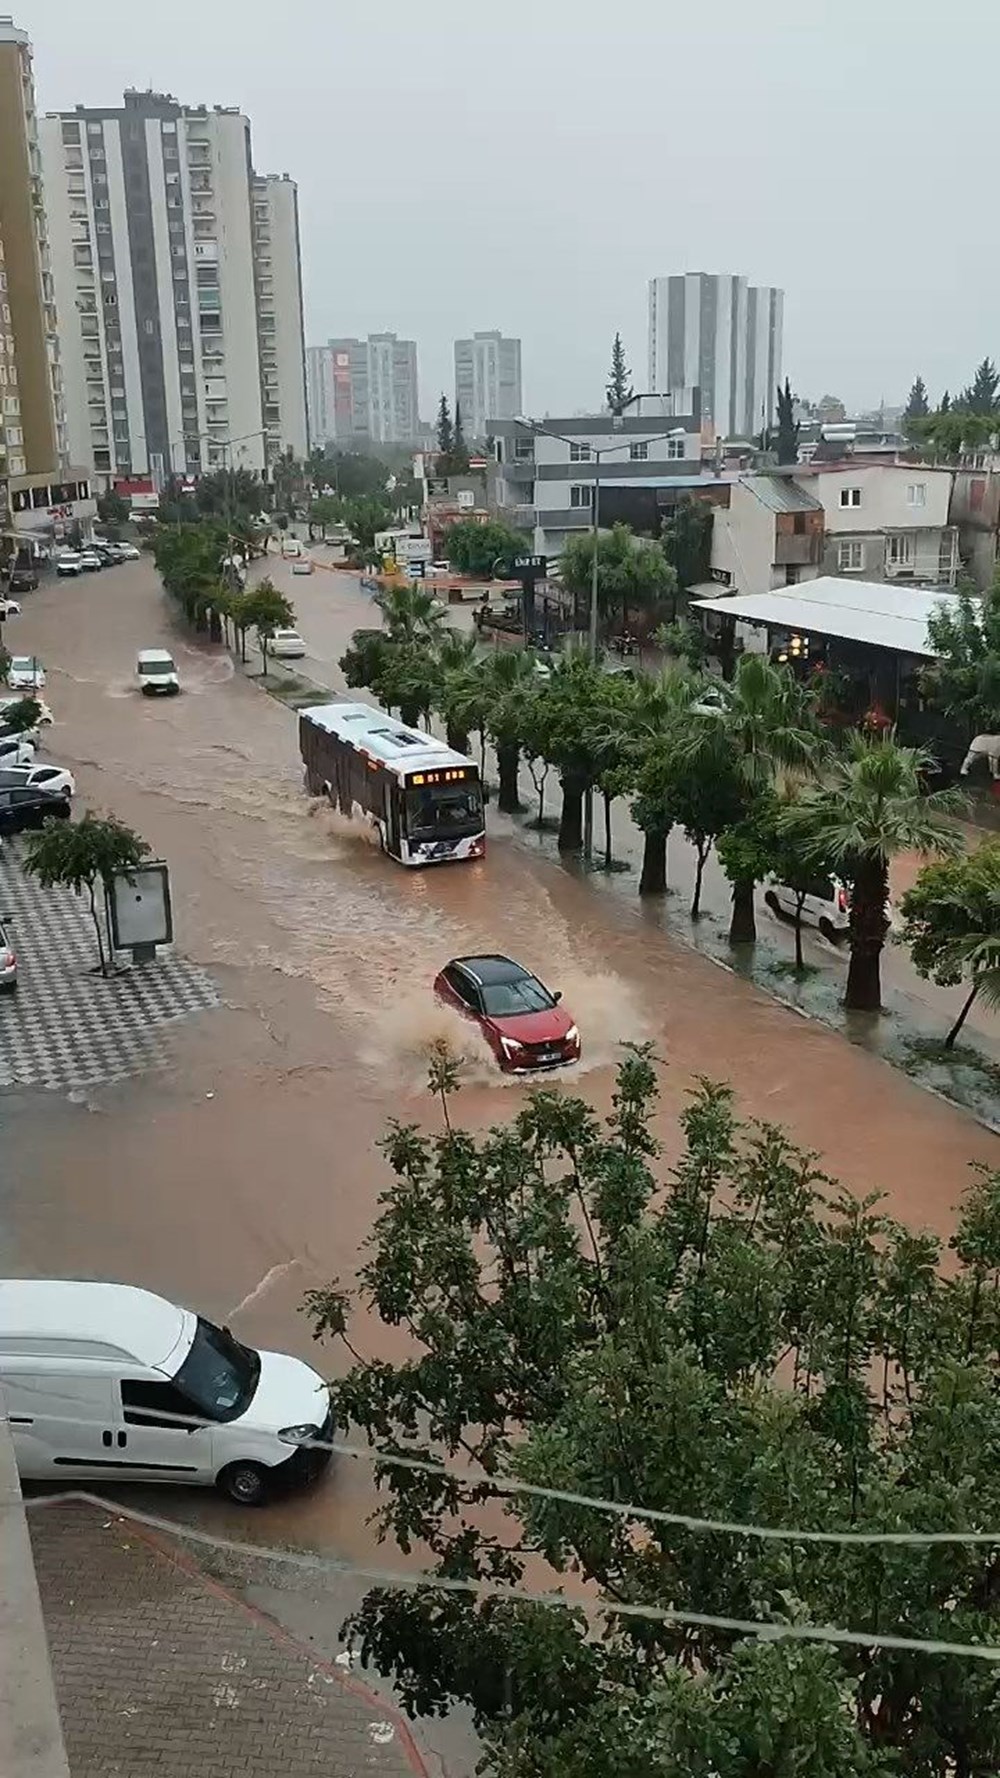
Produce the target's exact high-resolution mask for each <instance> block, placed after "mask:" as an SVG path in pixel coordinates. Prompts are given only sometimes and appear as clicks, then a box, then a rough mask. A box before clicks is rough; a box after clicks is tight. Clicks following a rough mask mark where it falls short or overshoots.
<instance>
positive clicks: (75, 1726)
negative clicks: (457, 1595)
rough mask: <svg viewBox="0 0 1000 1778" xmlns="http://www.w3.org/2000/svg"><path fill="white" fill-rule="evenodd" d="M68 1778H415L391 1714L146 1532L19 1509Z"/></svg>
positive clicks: (93, 1513) (408, 1740)
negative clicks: (364, 1777)
mask: <svg viewBox="0 0 1000 1778" xmlns="http://www.w3.org/2000/svg"><path fill="white" fill-rule="evenodd" d="M29 1509H30V1510H29V1515H28V1516H29V1526H30V1531H31V1541H32V1546H33V1549H34V1557H35V1570H36V1573H37V1577H38V1586H39V1591H40V1593H41V1599H42V1611H43V1615H44V1618H45V1627H46V1631H47V1633H48V1640H49V1649H50V1653H51V1658H52V1668H53V1673H54V1676H55V1683H56V1692H57V1695H58V1699H59V1708H60V1714H61V1716H62V1723H63V1732H64V1735H65V1740H66V1750H67V1754H68V1756H69V1766H70V1774H71V1778H334V1775H336V1778H354V1775H355V1774H357V1773H359V1772H362V1771H363V1772H366V1773H370V1774H371V1775H372V1778H427V1774H428V1767H427V1766H426V1764H425V1762H424V1759H423V1756H422V1754H421V1753H420V1751H419V1750H418V1748H417V1745H416V1742H415V1741H414V1739H413V1736H412V1734H411V1733H410V1730H409V1728H408V1726H407V1724H406V1722H405V1720H404V1718H403V1717H402V1716H401V1715H400V1714H399V1713H398V1712H397V1711H395V1710H394V1709H393V1707H392V1706H391V1705H389V1704H387V1703H386V1702H385V1700H383V1699H380V1698H378V1697H377V1695H376V1694H375V1693H374V1692H372V1691H370V1690H369V1688H368V1687H367V1686H366V1685H365V1684H364V1683H363V1681H361V1680H359V1679H357V1678H355V1677H353V1676H352V1675H350V1674H348V1673H346V1672H344V1671H341V1669H340V1668H339V1667H338V1666H336V1665H332V1664H330V1663H329V1662H327V1661H325V1660H322V1659H318V1658H317V1657H316V1656H315V1654H314V1653H312V1652H311V1651H310V1650H309V1649H308V1648H307V1647H305V1646H304V1644H302V1643H300V1642H299V1641H298V1640H296V1638H295V1637H293V1636H291V1635H289V1634H288V1632H287V1631H285V1630H283V1629H282V1628H280V1627H279V1625H278V1624H276V1623H275V1622H274V1620H273V1619H271V1618H270V1617H268V1616H267V1615H266V1614H265V1613H264V1612H262V1611H260V1610H258V1609H257V1608H255V1607H254V1606H251V1605H248V1604H246V1603H245V1602H244V1601H243V1600H242V1599H240V1598H239V1596H238V1595H237V1594H236V1593H235V1592H232V1591H230V1589H229V1588H228V1587H226V1586H224V1585H222V1584H221V1583H220V1582H219V1581H217V1580H215V1579H214V1578H212V1577H211V1576H210V1575H209V1574H208V1573H207V1572H206V1571H205V1570H204V1569H203V1568H202V1567H201V1566H200V1564H199V1562H198V1561H197V1560H196V1559H195V1558H194V1557H193V1556H192V1555H190V1554H189V1553H188V1551H186V1550H182V1549H181V1548H180V1547H179V1546H178V1545H177V1544H174V1543H172V1542H170V1541H169V1540H168V1539H166V1538H161V1536H160V1535H159V1533H156V1532H151V1531H149V1530H147V1529H146V1528H145V1527H144V1526H139V1525H137V1524H135V1523H134V1522H133V1521H131V1520H129V1519H128V1518H125V1517H120V1516H118V1515H114V1516H112V1514H111V1513H110V1512H105V1511H102V1510H100V1509H98V1508H96V1507H93V1506H90V1505H89V1504H87V1503H84V1502H74V1501H67V1502H53V1503H52V1504H51V1505H50V1504H47V1503H46V1501H45V1500H44V1499H38V1500H36V1501H34V1502H32V1503H29Z"/></svg>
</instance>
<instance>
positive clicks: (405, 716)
mask: <svg viewBox="0 0 1000 1778" xmlns="http://www.w3.org/2000/svg"><path fill="white" fill-rule="evenodd" d="M399 720H400V722H401V723H402V724H403V727H404V728H416V727H417V725H418V723H419V721H420V705H419V704H400V706H399Z"/></svg>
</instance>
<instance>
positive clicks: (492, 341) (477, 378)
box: [455, 333, 524, 439]
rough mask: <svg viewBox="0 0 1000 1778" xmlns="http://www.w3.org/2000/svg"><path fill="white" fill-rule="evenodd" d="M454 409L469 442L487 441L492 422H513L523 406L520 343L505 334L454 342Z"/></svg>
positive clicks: (483, 334)
mask: <svg viewBox="0 0 1000 1778" xmlns="http://www.w3.org/2000/svg"><path fill="white" fill-rule="evenodd" d="M455 408H456V411H459V412H460V413H461V416H462V431H463V432H464V434H465V436H466V438H467V439H484V438H485V437H486V435H487V433H488V431H489V422H490V421H491V420H514V419H516V418H517V416H518V414H520V413H523V412H524V409H523V407H522V404H521V342H520V340H513V339H505V338H504V336H503V334H502V333H474V334H473V336H472V338H471V339H469V340H456V341H455Z"/></svg>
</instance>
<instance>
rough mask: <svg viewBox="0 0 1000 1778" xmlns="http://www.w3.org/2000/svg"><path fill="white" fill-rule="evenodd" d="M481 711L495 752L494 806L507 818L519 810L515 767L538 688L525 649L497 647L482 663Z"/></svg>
mask: <svg viewBox="0 0 1000 1778" xmlns="http://www.w3.org/2000/svg"><path fill="white" fill-rule="evenodd" d="M482 672H483V711H484V722H485V726H486V732H487V734H488V735H489V737H490V739H491V741H492V742H493V745H494V747H495V748H496V753H497V772H498V775H499V778H500V792H499V795H498V797H497V807H498V808H500V809H502V810H503V811H504V813H505V814H507V815H516V814H517V813H518V812H519V810H520V808H521V798H520V795H519V793H518V782H517V775H518V766H519V764H520V759H521V746H522V743H523V741H524V736H525V727H526V720H525V719H526V713H527V711H528V708H529V705H530V701H531V699H532V698H533V697H534V696H535V694H536V693H537V691H538V689H539V677H538V663H537V661H536V659H535V656H534V655H533V654H531V653H530V651H529V650H528V649H525V648H497V649H495V650H494V651H493V653H492V654H490V655H488V656H487V658H486V660H485V661H484V662H483V667H482Z"/></svg>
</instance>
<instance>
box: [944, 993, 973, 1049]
mask: <svg viewBox="0 0 1000 1778" xmlns="http://www.w3.org/2000/svg"><path fill="white" fill-rule="evenodd" d="M978 993H979V983H978V982H977V981H976V982H973V984H972V987H971V988H970V989H969V996H968V999H967V1000H966V1002H965V1005H964V1006H963V1008H962V1010H961V1012H960V1013H959V1015H958V1018H957V1019H956V1020H955V1023H954V1024H953V1025H952V1028H951V1030H950V1031H949V1033H948V1035H947V1037H946V1038H945V1040H944V1047H945V1049H946V1050H950V1049H952V1048H953V1046H954V1043H955V1039H956V1037H957V1036H958V1034H959V1032H960V1031H961V1029H962V1026H963V1025H964V1024H965V1021H966V1019H967V1018H968V1016H969V1013H970V1012H971V1010H972V1002H973V1001H974V1000H975V998H976V995H977V994H978Z"/></svg>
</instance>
